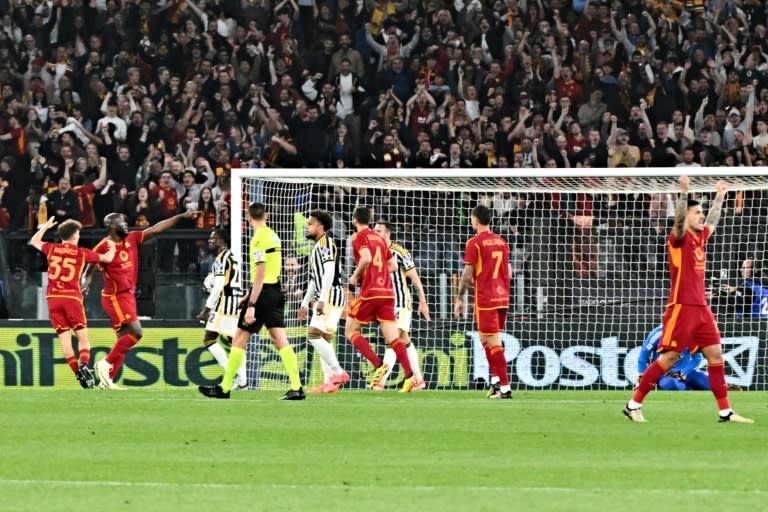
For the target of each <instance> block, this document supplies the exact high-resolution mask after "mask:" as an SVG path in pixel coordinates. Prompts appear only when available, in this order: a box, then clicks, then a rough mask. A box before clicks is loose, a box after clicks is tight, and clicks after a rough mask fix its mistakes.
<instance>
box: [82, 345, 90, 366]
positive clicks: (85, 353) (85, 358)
mask: <svg viewBox="0 0 768 512" xmlns="http://www.w3.org/2000/svg"><path fill="white" fill-rule="evenodd" d="M90 362H91V349H89V348H81V349H80V364H84V365H86V366H88V363H90Z"/></svg>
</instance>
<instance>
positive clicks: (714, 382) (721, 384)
mask: <svg viewBox="0 0 768 512" xmlns="http://www.w3.org/2000/svg"><path fill="white" fill-rule="evenodd" d="M707 374H708V375H709V387H710V388H712V394H713V395H715V400H717V407H718V409H720V410H721V411H725V410H728V409H730V408H731V405H730V404H729V403H728V386H727V385H726V383H725V365H724V364H723V363H715V364H710V365H707Z"/></svg>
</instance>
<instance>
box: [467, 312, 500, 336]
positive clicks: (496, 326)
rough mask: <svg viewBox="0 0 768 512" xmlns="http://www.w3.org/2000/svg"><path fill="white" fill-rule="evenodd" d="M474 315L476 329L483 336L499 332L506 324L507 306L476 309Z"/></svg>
mask: <svg viewBox="0 0 768 512" xmlns="http://www.w3.org/2000/svg"><path fill="white" fill-rule="evenodd" d="M475 316H476V317H477V330H478V331H480V334H482V335H484V336H487V335H489V334H499V333H500V332H501V331H503V330H504V327H505V326H506V325H507V308H497V309H478V310H476V313H475Z"/></svg>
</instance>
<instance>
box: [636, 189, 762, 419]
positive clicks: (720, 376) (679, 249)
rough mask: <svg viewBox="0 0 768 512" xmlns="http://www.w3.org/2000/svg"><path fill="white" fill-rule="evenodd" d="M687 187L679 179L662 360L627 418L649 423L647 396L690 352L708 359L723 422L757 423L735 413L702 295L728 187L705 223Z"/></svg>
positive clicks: (646, 379)
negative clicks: (645, 406) (710, 248)
mask: <svg viewBox="0 0 768 512" xmlns="http://www.w3.org/2000/svg"><path fill="white" fill-rule="evenodd" d="M689 185H690V179H689V178H688V176H681V177H680V197H679V198H678V200H677V206H676V208H675V223H674V226H673V227H672V232H671V233H670V234H669V237H668V238H667V253H668V255H669V276H670V279H671V282H672V288H671V289H670V292H669V298H668V300H667V310H666V312H665V314H664V321H663V323H662V332H663V336H662V338H661V342H660V343H659V347H658V351H659V352H660V353H661V355H659V357H658V359H656V361H654V362H653V363H652V364H651V365H650V366H649V367H648V369H647V370H646V371H645V373H643V376H642V378H641V379H640V382H639V384H638V386H637V389H636V390H635V393H634V395H633V396H632V400H630V401H629V403H627V405H626V407H624V415H625V416H626V417H627V418H629V419H630V420H632V421H637V422H645V418H644V417H643V412H642V411H641V409H640V408H641V407H642V404H643V400H644V399H645V396H646V395H647V394H648V393H650V391H651V390H652V389H653V387H654V386H655V385H656V383H657V382H658V381H659V379H660V378H661V377H662V375H664V374H665V373H666V372H667V371H669V369H670V368H672V367H673V366H674V365H675V363H677V361H678V360H679V359H680V355H681V354H682V352H683V351H685V350H686V349H687V350H688V351H689V352H691V353H695V352H696V351H698V350H701V352H702V353H703V354H704V357H705V358H706V359H707V373H708V376H709V377H708V378H709V385H710V387H711V388H712V394H714V395H715V400H716V401H717V406H718V408H719V409H720V415H719V418H720V421H721V422H732V423H754V422H753V421H752V420H751V419H749V418H744V417H742V416H739V415H738V414H736V413H735V412H733V410H731V406H730V403H729V402H728V387H727V386H726V383H725V369H724V363H723V351H722V348H721V346H720V332H719V330H718V329H717V322H716V321H715V316H714V315H713V314H712V310H711V309H710V308H709V305H707V299H706V296H705V290H704V270H705V268H706V248H705V245H706V243H707V240H709V237H710V236H712V233H714V231H715V228H716V227H717V224H718V223H719V222H720V215H721V213H722V210H723V201H724V200H725V194H726V192H727V190H728V184H727V183H725V182H724V181H721V182H719V183H718V184H717V195H716V196H715V200H714V201H713V202H712V206H711V207H710V209H709V214H708V215H707V217H706V219H705V218H704V211H703V209H702V207H701V204H700V203H699V202H698V201H694V200H692V199H689V197H688V187H689Z"/></svg>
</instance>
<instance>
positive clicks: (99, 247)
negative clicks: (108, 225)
mask: <svg viewBox="0 0 768 512" xmlns="http://www.w3.org/2000/svg"><path fill="white" fill-rule="evenodd" d="M108 251H109V245H107V239H106V238H102V239H101V241H99V243H97V244H96V247H94V248H93V252H95V253H96V254H106V253H107V252H108Z"/></svg>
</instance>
